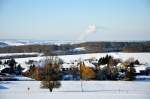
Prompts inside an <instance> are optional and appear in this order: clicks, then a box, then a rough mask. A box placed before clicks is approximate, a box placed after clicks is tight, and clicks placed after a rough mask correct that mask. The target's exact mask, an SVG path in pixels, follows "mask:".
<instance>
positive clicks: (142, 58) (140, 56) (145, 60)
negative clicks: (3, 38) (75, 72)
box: [15, 52, 150, 67]
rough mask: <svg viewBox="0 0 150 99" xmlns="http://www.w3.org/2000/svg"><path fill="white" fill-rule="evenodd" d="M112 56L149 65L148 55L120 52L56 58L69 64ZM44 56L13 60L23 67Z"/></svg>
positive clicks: (149, 57)
mask: <svg viewBox="0 0 150 99" xmlns="http://www.w3.org/2000/svg"><path fill="white" fill-rule="evenodd" d="M107 54H108V55H112V56H113V57H114V58H120V59H122V60H126V59H129V58H134V59H138V60H139V61H140V62H141V63H144V64H145V63H146V64H148V65H150V53H121V52H116V53H115V52H112V53H91V54H78V55H61V56H58V57H59V58H61V59H62V60H63V61H64V62H66V63H70V62H72V61H74V60H79V59H81V60H84V59H90V58H95V59H99V58H100V57H104V56H106V55H107ZM43 58H44V56H42V57H29V58H16V59H15V60H16V61H17V62H18V63H19V64H21V65H22V66H23V67H25V66H24V65H25V64H24V63H25V62H27V61H29V60H35V61H39V60H41V59H43Z"/></svg>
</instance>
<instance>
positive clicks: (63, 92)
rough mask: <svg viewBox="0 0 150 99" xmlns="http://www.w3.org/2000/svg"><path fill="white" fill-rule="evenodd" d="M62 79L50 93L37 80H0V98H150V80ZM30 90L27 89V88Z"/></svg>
mask: <svg viewBox="0 0 150 99" xmlns="http://www.w3.org/2000/svg"><path fill="white" fill-rule="evenodd" d="M82 85H83V92H82V89H81V81H62V82H61V87H60V88H58V89H54V91H53V92H52V93H50V92H49V90H48V89H40V82H39V81H3V82H0V99H150V82H143V81H132V82H129V81H82ZM28 87H29V88H30V90H27V88H28Z"/></svg>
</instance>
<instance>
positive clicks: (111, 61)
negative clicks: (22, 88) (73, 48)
mask: <svg viewBox="0 0 150 99" xmlns="http://www.w3.org/2000/svg"><path fill="white" fill-rule="evenodd" d="M24 65H26V66H27V67H28V68H24V66H22V65H21V64H18V63H17V62H16V61H15V59H14V58H11V59H3V60H1V61H0V80H1V81H4V80H18V79H17V78H16V76H23V77H28V78H32V79H33V80H39V81H42V80H45V79H47V77H49V79H50V80H54V81H55V80H68V81H69V80H125V81H132V80H150V65H148V64H144V63H141V62H140V61H139V60H138V59H134V58H129V59H127V60H125V61H122V60H121V59H119V58H114V57H113V56H111V55H106V56H105V57H101V58H99V59H96V58H90V59H84V60H83V59H78V60H74V61H71V62H69V63H66V62H64V61H63V60H62V59H60V58H58V57H54V56H51V57H46V59H42V60H40V61H35V60H28V61H27V62H26V63H24Z"/></svg>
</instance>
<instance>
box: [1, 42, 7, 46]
mask: <svg viewBox="0 0 150 99" xmlns="http://www.w3.org/2000/svg"><path fill="white" fill-rule="evenodd" d="M7 46H9V45H8V44H6V43H3V42H0V47H7Z"/></svg>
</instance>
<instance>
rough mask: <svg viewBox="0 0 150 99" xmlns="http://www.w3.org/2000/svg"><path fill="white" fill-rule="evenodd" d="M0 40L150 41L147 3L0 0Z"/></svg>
mask: <svg viewBox="0 0 150 99" xmlns="http://www.w3.org/2000/svg"><path fill="white" fill-rule="evenodd" d="M0 39H35V40H36V39H37V40H57V41H80V40H81V41H123V40H128V41H129V40H150V0H0Z"/></svg>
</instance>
